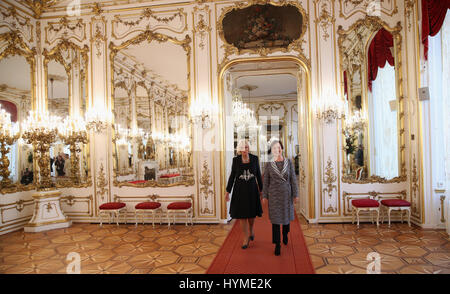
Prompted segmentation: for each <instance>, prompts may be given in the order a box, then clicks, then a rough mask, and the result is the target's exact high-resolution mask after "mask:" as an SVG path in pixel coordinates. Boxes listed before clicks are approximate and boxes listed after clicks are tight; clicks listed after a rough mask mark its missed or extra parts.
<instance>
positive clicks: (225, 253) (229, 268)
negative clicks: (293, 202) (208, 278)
mask: <svg viewBox="0 0 450 294" xmlns="http://www.w3.org/2000/svg"><path fill="white" fill-rule="evenodd" d="M263 210H264V213H263V216H262V217H257V218H256V219H255V227H254V231H255V240H254V241H250V245H249V247H248V248H247V249H245V250H243V249H242V248H241V246H242V238H243V237H242V234H243V233H242V230H241V227H240V224H239V222H238V220H236V223H235V224H234V226H233V228H232V229H231V232H230V233H229V234H228V236H227V238H226V239H225V242H224V243H223V245H222V247H221V248H220V250H219V252H218V253H217V255H216V257H215V258H214V260H213V262H212V264H211V265H210V267H209V268H208V270H207V272H206V273H207V274H314V273H315V271H314V267H313V265H312V262H311V258H310V256H309V252H308V248H307V247H306V243H305V239H304V237H303V233H302V230H301V227H300V223H299V222H298V219H297V216H295V220H294V221H293V222H291V232H290V233H289V242H288V245H287V246H286V245H284V244H283V243H281V255H280V256H275V255H274V249H275V245H274V244H272V224H271V222H270V220H269V215H268V214H269V213H268V208H267V207H264V208H263Z"/></svg>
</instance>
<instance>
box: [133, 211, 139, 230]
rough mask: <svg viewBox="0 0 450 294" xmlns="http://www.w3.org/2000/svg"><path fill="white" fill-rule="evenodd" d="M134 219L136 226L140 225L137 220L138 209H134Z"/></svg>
mask: <svg viewBox="0 0 450 294" xmlns="http://www.w3.org/2000/svg"><path fill="white" fill-rule="evenodd" d="M134 221H135V223H136V224H135V226H136V227H137V225H138V220H137V211H134Z"/></svg>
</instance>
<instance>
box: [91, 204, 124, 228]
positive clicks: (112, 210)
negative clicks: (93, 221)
mask: <svg viewBox="0 0 450 294" xmlns="http://www.w3.org/2000/svg"><path fill="white" fill-rule="evenodd" d="M122 212H123V213H124V215H125V223H126V221H127V208H126V204H125V203H122V202H107V203H103V204H102V205H100V207H99V212H98V215H99V217H100V226H102V223H103V221H102V220H103V218H102V216H103V215H108V219H109V223H111V215H112V216H113V217H114V216H115V217H116V222H117V225H119V215H120V213H122Z"/></svg>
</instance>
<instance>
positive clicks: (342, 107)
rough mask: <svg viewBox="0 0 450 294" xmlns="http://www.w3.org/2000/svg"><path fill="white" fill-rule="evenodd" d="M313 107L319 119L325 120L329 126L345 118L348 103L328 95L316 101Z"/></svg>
mask: <svg viewBox="0 0 450 294" xmlns="http://www.w3.org/2000/svg"><path fill="white" fill-rule="evenodd" d="M312 106H313V109H314V111H315V112H316V117H317V119H320V120H323V121H324V122H325V123H327V124H331V123H333V122H334V121H335V120H337V119H343V118H345V113H346V109H347V103H346V102H345V101H343V100H342V99H339V98H338V97H336V96H333V95H326V96H324V97H322V98H321V99H320V100H317V101H314V102H313V105H312Z"/></svg>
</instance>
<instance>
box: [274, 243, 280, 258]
mask: <svg viewBox="0 0 450 294" xmlns="http://www.w3.org/2000/svg"><path fill="white" fill-rule="evenodd" d="M280 254H281V246H280V244H276V245H275V255H276V256H279V255H280Z"/></svg>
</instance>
